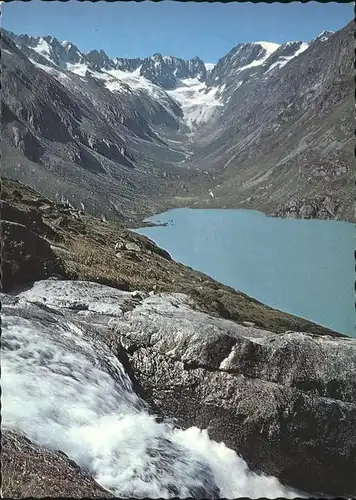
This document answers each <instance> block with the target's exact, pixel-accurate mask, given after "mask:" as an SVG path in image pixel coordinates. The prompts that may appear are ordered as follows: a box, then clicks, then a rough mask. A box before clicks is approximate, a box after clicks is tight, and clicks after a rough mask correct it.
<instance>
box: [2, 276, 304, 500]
mask: <svg viewBox="0 0 356 500" xmlns="http://www.w3.org/2000/svg"><path fill="white" fill-rule="evenodd" d="M71 286H73V283H72V285H71ZM54 292H55V287H54ZM27 294H28V292H27ZM25 295H26V294H25ZM57 298H58V297H57ZM3 299H4V302H3V304H4V305H3V310H2V421H3V426H4V427H8V428H12V429H18V430H20V431H21V432H22V433H24V434H25V435H26V436H27V437H29V438H30V439H32V440H33V441H34V442H36V443H39V444H42V445H45V446H47V447H48V448H51V449H60V450H62V451H64V452H65V453H67V455H68V456H70V457H71V458H72V459H74V460H75V461H76V462H77V463H78V464H79V465H80V466H81V467H82V468H83V469H84V470H86V471H88V472H89V473H90V474H91V475H92V476H93V477H94V478H95V479H96V480H97V481H98V482H99V483H100V484H101V485H102V486H104V487H105V488H107V489H108V490H110V491H112V492H113V493H114V494H115V495H117V496H120V497H129V496H130V497H138V498H139V497H151V498H155V497H156V498H157V497H163V498H171V497H174V496H179V497H188V496H193V497H195V498H201V497H204V498H216V497H218V496H220V497H225V498H236V497H239V496H247V497H250V498H257V497H261V496H263V497H270V498H273V497H288V498H291V497H294V496H295V492H294V491H292V490H289V489H287V488H285V487H284V486H282V485H281V484H280V483H279V481H278V480H277V479H276V478H273V477H267V476H263V475H258V474H255V473H252V472H251V471H250V470H249V469H248V467H247V464H246V462H245V461H244V460H243V459H242V458H240V457H239V456H238V455H237V454H236V453H235V452H234V451H232V450H230V449H228V448H227V447H226V446H225V445H224V444H223V443H217V442H214V441H212V440H210V439H209V436H208V434H207V432H206V431H202V430H200V429H197V428H190V429H187V430H181V429H177V428H174V426H173V425H172V424H170V423H168V422H158V421H157V420H156V418H155V416H154V415H152V414H150V413H149V411H148V408H147V406H146V403H145V402H144V401H143V400H142V399H141V398H139V396H137V395H136V393H135V392H134V391H133V389H132V385H131V381H130V379H129V377H128V376H127V374H126V373H125V371H124V369H123V367H122V365H121V363H120V362H119V361H118V360H117V359H116V358H115V357H114V356H113V355H112V354H111V353H110V351H109V350H108V348H107V347H106V346H105V345H104V344H103V343H102V342H101V341H100V340H99V339H96V340H93V339H91V338H89V337H88V336H87V333H86V331H85V330H86V329H85V328H81V327H80V324H79V326H78V323H77V324H75V323H74V322H72V321H71V319H70V318H68V315H67V313H66V312H65V310H64V309H63V311H62V310H60V309H57V310H54V309H51V308H48V307H47V308H43V306H42V307H39V306H37V305H34V304H30V302H28V301H27V300H25V299H24V298H22V299H21V300H20V301H19V302H18V303H15V302H14V300H13V299H12V298H8V297H6V296H3ZM67 311H68V309H67Z"/></svg>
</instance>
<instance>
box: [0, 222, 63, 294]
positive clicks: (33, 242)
mask: <svg viewBox="0 0 356 500" xmlns="http://www.w3.org/2000/svg"><path fill="white" fill-rule="evenodd" d="M1 226H2V238H3V253H2V288H3V290H4V291H7V290H10V289H11V288H12V287H13V286H15V285H17V284H19V283H26V282H31V281H35V280H39V279H44V278H48V277H50V276H52V275H54V274H58V275H62V276H63V269H62V266H61V264H60V262H59V259H58V257H56V256H55V254H54V252H53V250H52V248H51V245H50V243H49V242H48V241H47V240H46V239H44V238H42V237H41V236H39V235H38V234H36V233H34V232H32V231H31V230H30V229H29V228H28V227H26V226H24V225H22V224H18V223H17V222H11V221H6V220H3V221H2V222H1Z"/></svg>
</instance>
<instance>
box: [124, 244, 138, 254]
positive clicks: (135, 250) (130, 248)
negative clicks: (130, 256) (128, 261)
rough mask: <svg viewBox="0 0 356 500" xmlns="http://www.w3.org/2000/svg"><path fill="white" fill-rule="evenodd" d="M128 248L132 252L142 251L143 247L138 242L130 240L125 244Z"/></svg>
mask: <svg viewBox="0 0 356 500" xmlns="http://www.w3.org/2000/svg"><path fill="white" fill-rule="evenodd" d="M125 248H126V250H131V251H132V252H141V248H140V246H139V245H138V244H137V243H133V242H128V243H126V244H125Z"/></svg>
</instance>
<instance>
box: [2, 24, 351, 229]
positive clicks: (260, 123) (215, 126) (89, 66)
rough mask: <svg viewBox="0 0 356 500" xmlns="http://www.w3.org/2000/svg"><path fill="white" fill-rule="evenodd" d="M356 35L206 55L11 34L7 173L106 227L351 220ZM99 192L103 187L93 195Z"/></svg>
mask: <svg viewBox="0 0 356 500" xmlns="http://www.w3.org/2000/svg"><path fill="white" fill-rule="evenodd" d="M352 39H353V25H352V23H350V24H349V25H348V26H346V27H345V28H344V29H342V30H340V31H338V32H336V33H330V32H324V33H322V34H320V35H319V36H318V37H317V38H315V39H314V40H312V41H310V42H308V43H307V42H300V41H296V42H288V43H285V44H283V45H278V44H275V43H269V42H254V43H242V44H239V45H237V46H236V47H235V48H233V49H232V50H231V51H230V52H229V53H228V54H227V55H226V56H224V57H223V58H222V59H220V61H218V63H217V64H216V65H215V66H214V67H213V68H212V69H210V71H207V69H206V65H205V64H204V63H203V61H201V60H200V59H199V58H198V57H196V58H194V59H191V60H189V61H184V60H183V59H179V58H176V57H172V56H162V55H161V54H155V55H153V56H152V57H148V58H145V59H139V58H137V59H124V58H119V57H117V58H110V57H108V56H107V55H106V54H105V52H103V51H102V50H93V51H91V52H89V53H87V54H85V53H83V52H81V51H80V50H79V49H78V48H77V47H76V46H75V45H73V44H72V43H70V42H68V41H64V42H60V41H58V40H56V39H55V38H53V37H50V36H47V37H43V38H41V37H29V36H27V35H15V34H13V33H8V32H6V31H4V30H3V36H2V65H3V88H4V91H3V95H2V107H3V154H4V162H3V168H4V172H5V174H8V175H11V177H13V178H16V179H19V180H22V181H24V182H26V183H28V184H30V185H31V186H33V187H36V188H37V189H40V190H41V191H42V192H43V193H45V194H46V195H48V196H50V197H51V198H52V199H55V198H57V199H65V200H68V201H69V202H70V203H71V204H72V205H75V206H77V207H79V206H81V203H84V204H85V206H86V210H87V211H88V212H89V213H95V214H97V215H100V214H104V215H105V217H106V218H116V219H120V218H121V219H123V218H124V217H128V218H131V219H133V218H138V217H141V216H142V215H143V214H147V213H151V212H153V211H157V210H164V209H165V208H166V207H168V206H169V207H171V206H211V207H225V206H228V207H244V208H247V207H250V208H257V209H263V210H265V211H266V212H268V213H273V214H277V215H281V216H284V215H288V216H298V217H321V218H342V219H346V220H353V219H354V214H353V210H352V206H353V171H354V168H353V167H354V156H353V150H352V137H353V129H354V126H353V115H352V100H353V63H352V61H353V53H352ZM94 186H95V188H94Z"/></svg>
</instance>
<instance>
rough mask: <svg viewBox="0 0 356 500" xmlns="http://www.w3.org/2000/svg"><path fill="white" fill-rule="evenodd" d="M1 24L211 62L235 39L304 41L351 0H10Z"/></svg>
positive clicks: (337, 23)
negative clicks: (330, 0) (333, 0)
mask: <svg viewBox="0 0 356 500" xmlns="http://www.w3.org/2000/svg"><path fill="white" fill-rule="evenodd" d="M2 8H3V18H2V26H3V27H4V28H5V29H8V30H10V31H14V32H15V33H27V34H29V35H35V36H36V35H41V36H44V35H52V36H55V37H56V38H58V39H59V40H69V41H71V42H73V43H74V44H75V45H77V46H78V47H79V49H81V50H82V51H84V52H86V51H89V50H91V49H103V50H105V52H106V53H107V54H108V55H109V56H111V57H115V56H118V57H145V56H149V55H152V54H154V53H155V52H160V53H163V54H165V55H175V56H178V57H183V58H185V59H188V58H191V57H194V56H196V55H198V56H199V57H201V58H202V59H203V60H204V61H205V62H216V61H217V60H218V59H219V58H220V57H222V56H223V55H225V54H226V53H227V52H228V51H229V50H230V49H231V48H232V47H233V46H235V45H237V44H238V43H239V42H247V41H250V42H252V41H270V42H277V43H282V42H285V41H288V40H310V39H312V38H314V37H315V36H317V35H318V34H319V33H320V32H321V31H323V30H324V29H327V30H333V31H335V30H337V29H340V28H341V27H343V26H345V25H346V24H347V23H348V22H349V21H351V20H352V18H353V4H352V3H349V4H337V3H327V4H323V3H319V2H308V3H306V4H302V3H300V2H292V3H290V4H280V3H273V4H265V3H258V4H253V3H250V2H249V3H238V2H234V3H228V4H223V3H214V4H212V3H203V4H202V3H194V2H185V3H182V2H174V1H162V2H159V3H153V2H143V3H136V2H116V3H107V2H98V3H92V2H78V1H76V0H70V1H69V2H43V1H39V0H31V2H26V3H25V2H18V1H15V2H12V3H10V4H5V5H4V4H3V7H2Z"/></svg>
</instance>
